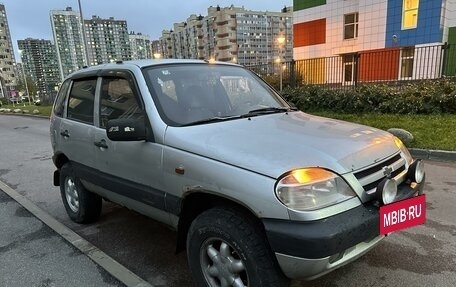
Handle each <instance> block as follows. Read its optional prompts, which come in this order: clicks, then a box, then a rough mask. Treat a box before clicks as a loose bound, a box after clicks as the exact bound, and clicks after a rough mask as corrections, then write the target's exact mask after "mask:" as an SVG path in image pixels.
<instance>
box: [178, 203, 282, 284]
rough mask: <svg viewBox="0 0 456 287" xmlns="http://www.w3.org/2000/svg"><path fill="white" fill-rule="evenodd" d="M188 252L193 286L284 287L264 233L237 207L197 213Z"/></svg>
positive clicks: (189, 234) (190, 235)
mask: <svg viewBox="0 0 456 287" xmlns="http://www.w3.org/2000/svg"><path fill="white" fill-rule="evenodd" d="M187 254H188V262H189V266H190V269H191V271H192V275H193V279H194V281H195V285H196V286H209V287H228V286H234V287H246V286H248V287H279V286H287V282H288V280H287V279H286V278H285V277H284V275H283V274H282V272H281V270H280V269H279V268H278V266H277V263H276V261H275V259H274V257H273V256H274V255H273V254H272V252H271V250H270V248H269V245H268V244H267V242H266V240H265V237H264V232H263V231H262V230H261V228H260V227H259V226H258V224H256V222H255V221H254V220H253V219H252V218H251V217H250V216H248V215H246V214H244V213H243V212H242V211H240V210H239V211H238V210H236V209H230V208H213V209H210V210H208V211H205V212H203V213H202V214H201V215H199V216H198V217H197V218H196V219H195V220H194V221H193V223H192V225H191V226H190V229H189V232H188V236H187Z"/></svg>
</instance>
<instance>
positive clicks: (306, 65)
mask: <svg viewBox="0 0 456 287" xmlns="http://www.w3.org/2000/svg"><path fill="white" fill-rule="evenodd" d="M248 68H249V69H251V70H252V71H254V72H255V73H257V74H259V75H260V76H262V77H264V78H268V77H269V78H270V79H271V78H277V77H279V75H280V69H282V82H283V85H284V86H292V87H294V86H299V85H320V86H326V87H329V88H352V87H356V86H358V85H366V84H376V83H377V84H378V83H384V84H388V85H402V84H403V83H407V82H410V81H416V80H424V79H439V78H442V77H455V76H456V45H449V44H443V45H429V46H422V47H393V48H388V49H382V50H377V51H375V50H374V51H361V52H357V53H350V54H343V55H338V56H332V57H322V58H314V59H306V60H297V61H291V62H285V63H282V64H279V63H270V64H263V65H255V66H249V67H248Z"/></svg>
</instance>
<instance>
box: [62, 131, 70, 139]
mask: <svg viewBox="0 0 456 287" xmlns="http://www.w3.org/2000/svg"><path fill="white" fill-rule="evenodd" d="M60 135H61V136H63V137H66V138H69V137H70V133H69V132H68V130H64V131H61V132H60Z"/></svg>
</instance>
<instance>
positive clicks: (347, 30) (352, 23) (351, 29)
mask: <svg viewBox="0 0 456 287" xmlns="http://www.w3.org/2000/svg"><path fill="white" fill-rule="evenodd" d="M358 17H359V15H358V12H356V13H351V14H345V15H344V40H347V39H356V38H358Z"/></svg>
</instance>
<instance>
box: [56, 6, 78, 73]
mask: <svg viewBox="0 0 456 287" xmlns="http://www.w3.org/2000/svg"><path fill="white" fill-rule="evenodd" d="M50 16H51V26H52V33H53V35H54V43H55V47H56V51H57V57H58V61H59V66H60V78H61V79H62V80H63V78H64V77H66V76H68V75H69V74H71V73H72V72H74V71H77V70H79V69H81V68H83V67H84V66H86V65H87V63H85V49H84V39H83V38H84V37H83V32H82V31H83V30H82V22H81V17H80V15H79V12H77V11H73V9H72V8H71V7H67V8H66V9H65V10H52V11H51V13H50Z"/></svg>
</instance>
